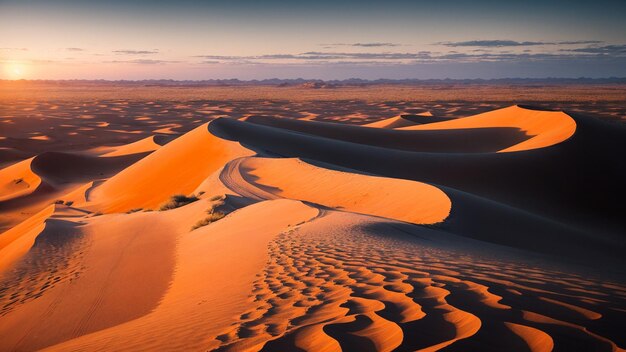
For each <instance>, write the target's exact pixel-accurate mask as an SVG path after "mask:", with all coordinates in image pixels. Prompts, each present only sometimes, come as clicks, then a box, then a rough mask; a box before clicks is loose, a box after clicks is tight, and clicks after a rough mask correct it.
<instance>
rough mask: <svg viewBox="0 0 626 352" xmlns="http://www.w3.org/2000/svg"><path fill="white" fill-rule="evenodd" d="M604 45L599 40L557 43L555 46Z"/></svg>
mask: <svg viewBox="0 0 626 352" xmlns="http://www.w3.org/2000/svg"><path fill="white" fill-rule="evenodd" d="M601 43H604V42H603V41H601V40H575V41H569V42H557V44H561V45H579V44H601Z"/></svg>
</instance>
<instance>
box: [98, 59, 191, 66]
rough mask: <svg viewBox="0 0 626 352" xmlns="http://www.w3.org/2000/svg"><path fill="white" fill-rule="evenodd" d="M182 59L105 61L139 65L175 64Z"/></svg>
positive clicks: (107, 62)
mask: <svg viewBox="0 0 626 352" xmlns="http://www.w3.org/2000/svg"><path fill="white" fill-rule="evenodd" d="M179 62H180V61H170V60H154V59H134V60H111V61H103V63H106V64H137V65H163V64H175V63H179Z"/></svg>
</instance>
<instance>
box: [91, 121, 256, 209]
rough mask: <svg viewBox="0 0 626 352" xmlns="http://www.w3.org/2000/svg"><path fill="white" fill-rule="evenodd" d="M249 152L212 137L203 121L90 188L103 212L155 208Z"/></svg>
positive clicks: (195, 185) (96, 205) (95, 201)
mask: <svg viewBox="0 0 626 352" xmlns="http://www.w3.org/2000/svg"><path fill="white" fill-rule="evenodd" d="M252 154H253V152H252V151H250V150H248V149H246V148H244V147H242V146H241V145H239V143H236V142H230V141H227V140H223V139H221V138H218V137H215V136H214V135H213V134H211V132H209V131H208V124H204V125H202V126H200V127H197V128H196V129H194V130H192V131H190V132H188V133H186V134H185V135H183V136H181V137H179V138H177V139H175V140H173V141H172V142H170V143H168V144H166V145H165V146H163V147H161V148H159V149H158V150H157V151H155V152H153V153H152V154H150V155H148V156H147V157H145V158H143V159H141V160H140V161H138V162H136V163H135V164H133V165H131V166H130V167H128V168H126V169H125V170H123V171H121V172H120V173H118V174H117V175H115V176H113V177H111V178H110V179H108V180H107V181H105V182H104V183H102V184H101V185H99V186H97V187H95V188H94V189H93V190H91V192H90V200H91V201H92V202H93V206H94V207H96V208H97V209H98V210H100V211H103V212H121V211H128V210H130V209H133V208H155V207H158V206H159V205H160V204H161V203H163V202H164V201H166V200H167V199H168V198H169V197H170V196H172V195H174V194H181V193H182V194H188V193H190V192H192V191H193V190H194V189H195V188H196V187H198V185H199V184H201V183H202V181H203V180H204V179H206V178H207V177H208V176H209V175H210V174H211V173H213V172H214V171H215V170H217V169H219V168H220V167H222V166H223V165H224V164H225V163H226V162H228V161H229V160H231V159H234V158H236V157H241V156H246V155H252Z"/></svg>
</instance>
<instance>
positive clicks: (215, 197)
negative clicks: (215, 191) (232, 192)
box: [209, 195, 224, 202]
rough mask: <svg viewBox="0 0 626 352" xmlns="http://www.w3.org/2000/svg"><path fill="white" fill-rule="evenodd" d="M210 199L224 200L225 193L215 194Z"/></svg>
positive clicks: (213, 200) (212, 200)
mask: <svg viewBox="0 0 626 352" xmlns="http://www.w3.org/2000/svg"><path fill="white" fill-rule="evenodd" d="M209 200H210V201H211V202H215V201H216V200H224V196H223V195H217V196H213V197H211V198H209Z"/></svg>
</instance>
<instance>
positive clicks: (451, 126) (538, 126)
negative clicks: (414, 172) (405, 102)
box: [404, 105, 576, 152]
mask: <svg viewBox="0 0 626 352" xmlns="http://www.w3.org/2000/svg"><path fill="white" fill-rule="evenodd" d="M484 127H515V128H519V129H520V130H521V131H523V132H525V133H526V134H527V135H528V136H530V138H529V139H528V140H526V141H524V142H521V143H519V144H516V145H514V146H511V147H509V148H505V149H503V150H500V152H515V151H522V150H528V149H537V148H545V147H549V146H551V145H554V144H557V143H561V142H563V141H564V140H566V139H568V138H569V137H571V136H572V135H573V134H574V132H575V131H576V122H575V121H574V120H573V119H572V118H571V117H570V116H569V115H567V114H565V113H563V112H561V111H539V110H532V109H526V108H523V107H521V106H519V105H515V106H511V107H508V108H504V109H499V110H495V111H490V112H486V113H483V114H479V115H476V116H470V117H465V118H461V119H456V120H450V121H444V122H438V123H432V124H427V125H419V126H411V127H407V128H404V129H410V130H421V131H423V130H429V131H432V130H455V129H467V128H484Z"/></svg>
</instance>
